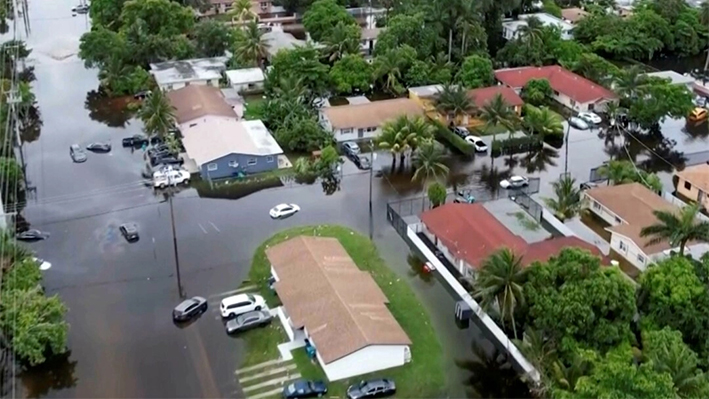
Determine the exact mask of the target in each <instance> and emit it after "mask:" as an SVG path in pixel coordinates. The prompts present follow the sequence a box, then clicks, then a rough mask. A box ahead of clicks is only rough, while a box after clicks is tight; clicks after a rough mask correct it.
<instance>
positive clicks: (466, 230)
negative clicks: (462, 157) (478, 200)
mask: <svg viewBox="0 0 709 399" xmlns="http://www.w3.org/2000/svg"><path fill="white" fill-rule="evenodd" d="M421 221H422V222H423V224H424V225H426V228H427V229H428V231H430V232H431V233H432V234H433V235H435V236H436V237H437V238H438V239H439V240H440V241H441V242H442V244H443V245H445V246H446V248H448V250H449V251H450V252H451V253H453V255H455V256H456V257H459V258H462V259H464V260H465V261H466V262H467V263H468V264H469V265H471V266H472V267H473V268H475V269H479V268H480V267H481V266H482V263H483V261H484V260H485V259H487V258H488V257H489V256H490V255H492V254H493V253H494V252H495V251H497V250H499V249H501V248H503V247H506V248H509V249H511V250H512V251H513V252H515V253H516V254H517V255H519V256H522V263H523V265H524V266H528V265H530V264H531V263H533V262H535V261H546V260H548V259H549V258H550V257H552V256H554V255H557V254H558V253H559V252H560V251H561V250H562V249H563V248H566V247H579V248H583V249H586V250H588V251H590V252H591V253H592V254H594V255H598V256H602V254H601V252H600V251H599V250H598V248H596V247H595V246H593V245H591V244H589V243H587V242H585V241H583V240H581V239H580V238H578V237H555V238H552V239H549V240H545V241H540V242H536V243H534V244H528V243H527V242H526V241H524V239H522V238H521V237H519V236H517V235H515V234H513V233H512V232H511V231H510V230H508V229H507V227H505V226H504V225H503V224H502V223H500V221H499V220H497V218H495V216H493V215H492V214H491V213H490V212H489V211H488V210H487V209H485V207H484V206H483V205H482V204H456V203H453V204H446V205H443V206H439V207H438V208H434V209H431V210H429V211H426V212H424V213H423V214H422V215H421Z"/></svg>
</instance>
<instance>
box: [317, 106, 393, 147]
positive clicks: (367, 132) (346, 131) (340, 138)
mask: <svg viewBox="0 0 709 399" xmlns="http://www.w3.org/2000/svg"><path fill="white" fill-rule="evenodd" d="M320 124H321V125H322V127H323V128H324V129H325V130H327V131H329V132H332V135H333V137H334V138H335V140H336V141H337V142H344V141H365V140H368V139H372V138H375V137H377V136H379V134H380V133H381V126H370V127H369V128H343V129H336V128H333V127H332V124H331V123H330V120H329V119H328V118H327V116H326V115H325V113H323V112H320Z"/></svg>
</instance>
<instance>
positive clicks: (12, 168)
mask: <svg viewBox="0 0 709 399" xmlns="http://www.w3.org/2000/svg"><path fill="white" fill-rule="evenodd" d="M0 176H2V179H0V190H2V191H1V192H2V193H3V200H4V201H5V206H6V207H7V206H8V205H12V204H17V203H18V202H19V201H20V198H21V193H22V192H23V191H24V187H25V184H24V178H25V173H24V172H23V171H22V167H21V166H20V164H19V163H17V161H16V160H15V159H14V158H10V157H0Z"/></svg>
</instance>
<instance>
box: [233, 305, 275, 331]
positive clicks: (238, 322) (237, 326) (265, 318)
mask: <svg viewBox="0 0 709 399" xmlns="http://www.w3.org/2000/svg"><path fill="white" fill-rule="evenodd" d="M271 320H273V316H271V312H269V311H268V310H259V311H256V312H248V313H244V314H242V315H240V316H236V317H235V318H233V319H231V320H229V321H228V322H227V323H226V333H227V334H234V333H238V332H242V331H246V330H250V329H252V328H256V327H263V326H267V325H269V324H271Z"/></svg>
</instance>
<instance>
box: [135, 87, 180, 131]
mask: <svg viewBox="0 0 709 399" xmlns="http://www.w3.org/2000/svg"><path fill="white" fill-rule="evenodd" d="M138 117H139V118H140V120H142V121H143V125H144V129H145V132H146V133H147V134H148V135H149V136H158V137H165V136H167V134H168V132H169V131H170V129H172V128H174V127H175V124H176V121H177V120H176V119H175V107H173V106H172V104H170V100H169V99H168V98H167V96H166V95H165V92H163V91H162V90H160V89H155V90H153V91H152V92H151V93H150V95H148V97H147V98H146V99H145V100H143V104H142V105H141V107H140V111H138Z"/></svg>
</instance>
